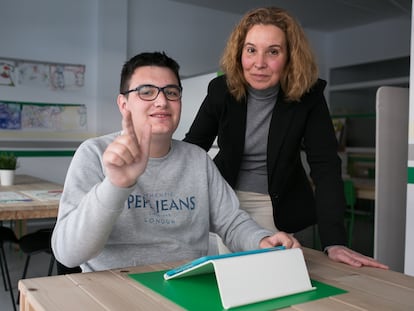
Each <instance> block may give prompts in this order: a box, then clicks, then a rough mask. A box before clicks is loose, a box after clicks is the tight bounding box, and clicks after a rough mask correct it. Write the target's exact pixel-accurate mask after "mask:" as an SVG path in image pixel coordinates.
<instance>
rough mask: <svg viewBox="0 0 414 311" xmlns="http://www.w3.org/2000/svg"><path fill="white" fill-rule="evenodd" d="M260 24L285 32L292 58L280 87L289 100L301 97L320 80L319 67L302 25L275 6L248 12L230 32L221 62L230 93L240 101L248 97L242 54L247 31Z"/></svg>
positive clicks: (288, 62) (289, 53)
mask: <svg viewBox="0 0 414 311" xmlns="http://www.w3.org/2000/svg"><path fill="white" fill-rule="evenodd" d="M258 24H261V25H274V26H276V27H278V28H280V29H281V30H282V31H283V32H284V34H285V37H286V46H287V54H288V57H287V62H286V65H285V69H284V71H283V73H282V76H281V79H280V87H281V88H282V90H283V92H284V93H285V99H286V100H288V101H296V100H299V99H300V98H301V97H302V95H303V94H304V93H306V92H307V91H309V89H310V88H311V87H312V85H313V84H314V83H315V82H316V80H317V79H318V67H317V65H316V61H315V57H314V55H313V52H312V50H311V48H310V45H309V42H308V40H307V38H306V36H305V33H304V31H303V29H302V27H301V26H300V25H299V23H298V22H297V21H296V20H295V19H294V18H293V17H292V16H291V15H290V14H289V13H288V12H286V11H285V10H283V9H280V8H275V7H269V8H258V9H254V10H252V11H250V12H248V13H246V15H244V16H243V18H242V19H241V21H240V22H239V24H238V25H236V27H235V28H234V29H233V31H232V33H231V34H230V37H229V40H228V41H227V45H226V47H225V49H224V52H223V56H222V58H221V62H220V65H221V69H222V71H223V72H224V74H226V79H227V85H228V87H229V91H230V93H231V94H232V95H233V96H234V97H235V98H236V99H237V100H240V99H241V98H243V97H244V96H246V86H247V81H246V79H245V78H244V75H243V68H242V64H241V54H242V50H243V46H244V41H245V39H246V35H247V32H248V31H249V30H250V29H251V28H252V27H253V26H254V25H258Z"/></svg>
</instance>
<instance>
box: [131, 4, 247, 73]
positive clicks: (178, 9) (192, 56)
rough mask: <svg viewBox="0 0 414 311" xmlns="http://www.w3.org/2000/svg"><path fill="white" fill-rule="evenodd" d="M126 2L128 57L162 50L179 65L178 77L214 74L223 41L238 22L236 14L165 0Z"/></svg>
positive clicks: (238, 17) (223, 44)
mask: <svg viewBox="0 0 414 311" xmlns="http://www.w3.org/2000/svg"><path fill="white" fill-rule="evenodd" d="M129 3H130V7H129V11H128V12H129V14H128V23H129V25H128V31H129V33H128V57H132V56H133V55H135V54H137V53H139V52H144V51H153V50H158V51H165V52H166V53H167V54H168V55H169V56H171V57H173V58H174V59H176V60H177V61H178V63H180V64H182V65H181V70H180V71H181V75H182V77H188V76H189V75H190V76H194V75H195V74H196V75H201V74H206V73H209V72H215V71H217V70H218V66H219V58H220V56H221V53H222V51H223V48H224V46H225V43H226V41H227V38H228V36H229V34H230V32H231V30H232V28H233V27H234V25H235V23H236V22H237V21H238V20H239V19H240V15H237V14H230V13H224V12H220V11H216V10H211V9H205V8H200V7H197V6H193V5H187V4H181V3H177V2H172V1H166V0H151V1H130V2H129ZM184 60H185V63H184Z"/></svg>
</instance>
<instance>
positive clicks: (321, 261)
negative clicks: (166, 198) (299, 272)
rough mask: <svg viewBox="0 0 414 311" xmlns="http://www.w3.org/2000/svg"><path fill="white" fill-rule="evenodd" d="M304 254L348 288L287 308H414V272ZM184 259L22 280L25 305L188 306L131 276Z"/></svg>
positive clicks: (319, 274) (320, 272) (27, 309)
mask: <svg viewBox="0 0 414 311" xmlns="http://www.w3.org/2000/svg"><path fill="white" fill-rule="evenodd" d="M304 254H305V259H306V263H307V267H308V270H309V273H310V276H311V278H312V279H314V280H317V281H321V282H324V283H327V284H330V285H332V286H336V287H340V288H342V289H345V290H346V291H348V292H347V293H345V294H341V295H336V296H331V297H329V298H324V299H319V300H315V301H311V302H307V303H303V304H299V305H295V306H292V307H289V308H285V309H283V310H296V311H301V310H302V311H305V310H308V311H310V310H318V311H319V310H335V311H342V310H348V311H349V310H375V311H382V310H383V311H389V310H414V277H410V276H407V275H404V274H402V273H398V272H394V271H389V270H380V269H374V268H352V267H350V266H347V265H345V264H340V263H336V262H333V261H331V260H330V259H328V257H327V256H326V255H324V254H323V253H322V252H319V251H316V250H312V249H307V248H305V249H304ZM178 264H180V263H172V264H158V265H151V266H142V267H133V268H128V269H115V270H108V271H102V272H92V273H79V274H70V275H65V276H62V275H60V276H52V277H44V278H33V279H25V280H20V281H19V290H20V295H21V296H20V310H21V311H37V310H39V311H40V310H45V311H47V310H61V311H64V310H106V311H107V310H151V311H157V310H182V309H181V308H180V307H178V306H177V305H175V304H174V303H173V302H171V301H169V300H167V299H165V298H164V297H162V296H160V295H158V294H157V293H155V292H153V291H152V290H150V289H148V288H146V287H145V286H143V285H141V284H140V283H138V282H136V281H134V280H132V279H130V278H129V277H128V274H129V273H140V272H147V271H157V270H165V269H169V268H172V267H174V266H176V265H178ZM281 281H283V280H281Z"/></svg>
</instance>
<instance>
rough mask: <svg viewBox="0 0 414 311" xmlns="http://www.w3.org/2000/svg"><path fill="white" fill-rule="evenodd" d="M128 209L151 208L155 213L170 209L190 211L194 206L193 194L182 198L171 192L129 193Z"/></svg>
mask: <svg viewBox="0 0 414 311" xmlns="http://www.w3.org/2000/svg"><path fill="white" fill-rule="evenodd" d="M127 204H128V209H131V208H142V209H152V210H153V211H154V212H155V213H160V212H170V211H182V210H185V211H191V210H194V209H195V207H196V199H195V196H187V197H182V198H176V197H173V196H172V194H170V193H169V194H165V193H164V194H159V193H158V194H144V195H141V194H136V195H134V194H131V195H130V196H129V197H128V202H127Z"/></svg>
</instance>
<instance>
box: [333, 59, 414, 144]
mask: <svg viewBox="0 0 414 311" xmlns="http://www.w3.org/2000/svg"><path fill="white" fill-rule="evenodd" d="M409 82H410V57H409V56H405V57H400V58H394V59H386V60H380V61H375V62H369V63H364V64H355V65H350V66H343V67H336V68H331V70H330V77H329V89H328V90H329V97H328V101H329V109H330V113H331V115H332V117H333V118H346V128H345V146H346V150H347V152H348V151H350V152H354V151H351V150H357V151H355V152H359V151H360V150H371V151H372V150H374V151H375V133H376V96H377V91H378V88H379V87H381V86H400V87H408V86H409Z"/></svg>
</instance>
